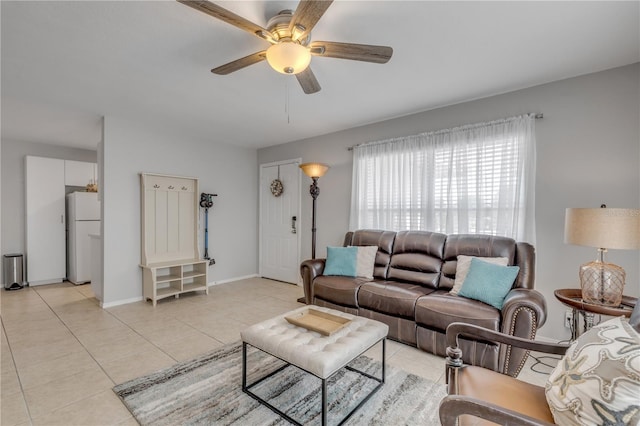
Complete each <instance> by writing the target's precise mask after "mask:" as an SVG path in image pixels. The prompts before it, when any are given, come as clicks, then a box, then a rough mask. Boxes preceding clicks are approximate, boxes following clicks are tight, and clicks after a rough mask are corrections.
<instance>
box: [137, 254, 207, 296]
mask: <svg viewBox="0 0 640 426" xmlns="http://www.w3.org/2000/svg"><path fill="white" fill-rule="evenodd" d="M207 264H208V261H207V260H201V259H186V260H175V261H169V262H161V263H153V264H149V265H140V266H142V282H143V296H144V298H145V300H151V302H152V303H153V306H156V303H157V302H158V300H160V299H163V298H165V297H171V296H173V297H175V298H176V299H177V298H178V297H179V296H180V295H181V294H182V293H186V292H189V291H204V292H205V293H206V294H209V289H208V287H207Z"/></svg>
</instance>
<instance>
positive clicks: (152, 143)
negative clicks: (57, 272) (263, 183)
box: [101, 116, 258, 305]
mask: <svg viewBox="0 0 640 426" xmlns="http://www.w3.org/2000/svg"><path fill="white" fill-rule="evenodd" d="M101 154H102V155H101V159H102V162H103V171H102V173H103V176H101V177H102V182H104V184H103V188H104V193H103V197H104V198H103V216H102V217H103V236H104V238H103V247H104V268H103V270H104V276H103V283H104V300H103V303H105V304H107V305H112V304H117V303H121V302H126V301H131V300H136V299H140V298H142V273H141V269H140V267H139V266H138V265H139V263H140V238H141V232H140V180H139V173H143V172H146V173H160V174H168V175H175V176H190V177H196V178H198V179H199V185H200V191H201V192H206V193H215V194H218V197H217V198H214V205H213V207H212V208H211V209H210V210H209V255H210V256H211V257H213V258H215V259H216V264H215V265H214V266H211V267H210V269H209V282H216V281H221V280H229V279H234V278H238V277H245V276H249V275H253V274H255V273H256V271H257V199H258V192H257V181H258V168H257V162H256V150H255V149H245V148H238V147H233V146H230V145H225V144H222V143H216V142H213V141H202V140H191V139H186V138H185V137H184V136H182V135H180V134H175V133H171V132H170V131H167V130H165V129H162V128H160V127H154V128H149V127H148V126H147V127H144V126H141V125H137V124H135V123H133V122H130V121H128V120H126V119H122V118H118V117H113V116H107V117H105V120H104V136H103V152H102V153H101ZM198 199H199V195H198ZM203 226H204V218H203V217H202V223H201V226H200V227H201V230H203V229H204V228H203ZM202 232H203V231H201V233H202ZM201 238H202V237H201Z"/></svg>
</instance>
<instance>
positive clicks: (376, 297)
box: [358, 281, 433, 320]
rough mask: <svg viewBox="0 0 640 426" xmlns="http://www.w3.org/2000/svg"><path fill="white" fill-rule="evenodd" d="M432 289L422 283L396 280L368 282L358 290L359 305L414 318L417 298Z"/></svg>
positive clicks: (393, 314)
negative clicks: (421, 284)
mask: <svg viewBox="0 0 640 426" xmlns="http://www.w3.org/2000/svg"><path fill="white" fill-rule="evenodd" d="M432 291H433V290H431V289H428V288H426V287H422V286H420V285H416V284H409V283H399V282H395V281H373V282H368V283H366V284H363V285H362V286H361V287H360V290H359V291H358V306H359V307H361V308H366V309H369V310H372V311H376V312H381V313H384V314H389V315H392V316H397V317H402V318H408V319H411V320H413V319H414V317H415V305H416V300H418V298H420V297H422V296H424V295H425V294H429V293H431V292H432Z"/></svg>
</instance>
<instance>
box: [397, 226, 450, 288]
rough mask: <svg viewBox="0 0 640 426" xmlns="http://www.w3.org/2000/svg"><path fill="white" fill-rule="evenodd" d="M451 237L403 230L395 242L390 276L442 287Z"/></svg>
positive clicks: (423, 284)
mask: <svg viewBox="0 0 640 426" xmlns="http://www.w3.org/2000/svg"><path fill="white" fill-rule="evenodd" d="M446 238H447V236H446V235H444V234H439V233H436V232H427V231H400V232H398V234H397V236H396V241H395V243H394V245H393V255H392V256H391V263H390V265H389V273H388V279H390V280H395V281H402V282H407V283H415V284H420V285H422V286H425V287H429V288H431V289H436V288H437V287H438V282H439V278H440V270H441V266H442V253H443V250H444V243H445V240H446Z"/></svg>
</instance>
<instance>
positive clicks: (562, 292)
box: [553, 288, 638, 341]
mask: <svg viewBox="0 0 640 426" xmlns="http://www.w3.org/2000/svg"><path fill="white" fill-rule="evenodd" d="M553 295H554V296H555V297H556V299H558V300H559V301H560V302H561V303H562V304H563V305H565V306H568V307H570V308H571V309H573V322H572V324H571V341H574V340H576V339H577V338H578V314H582V316H583V317H584V330H585V331H587V330H589V329H590V328H591V327H592V326H593V316H594V315H596V314H597V315H609V316H612V317H619V316H625V317H627V318H629V317H631V312H632V311H633V308H634V307H635V306H636V303H637V301H638V299H637V298H635V297H631V296H622V302H621V304H620V306H604V305H595V304H593V303H588V302H585V301H583V300H582V290H580V289H579V288H561V289H558V290H555V291H554V292H553Z"/></svg>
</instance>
